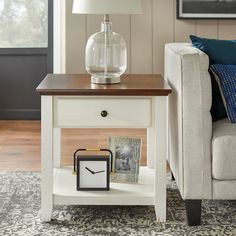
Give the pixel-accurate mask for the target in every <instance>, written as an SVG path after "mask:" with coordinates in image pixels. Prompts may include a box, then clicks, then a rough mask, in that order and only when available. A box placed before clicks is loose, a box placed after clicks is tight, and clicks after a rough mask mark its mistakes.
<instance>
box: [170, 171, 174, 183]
mask: <svg viewBox="0 0 236 236" xmlns="http://www.w3.org/2000/svg"><path fill="white" fill-rule="evenodd" d="M171 181H175V177H174V175H173V172H172V171H171Z"/></svg>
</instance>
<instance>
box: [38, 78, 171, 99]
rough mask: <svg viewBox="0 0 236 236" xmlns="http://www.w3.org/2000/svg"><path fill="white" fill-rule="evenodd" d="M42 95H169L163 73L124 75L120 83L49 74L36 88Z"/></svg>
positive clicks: (169, 90) (169, 91)
mask: <svg viewBox="0 0 236 236" xmlns="http://www.w3.org/2000/svg"><path fill="white" fill-rule="evenodd" d="M36 92H37V93H39V94H40V95H79V96H84V95H90V96H93V95H95V96H167V95H168V94H170V93H171V88H170V87H169V85H168V84H167V83H166V82H165V81H164V79H163V78H162V76H161V75H123V76H122V77H121V83H120V84H112V85H102V84H92V83H91V81H90V75H79V74H77V75H71V74H48V75H47V76H46V77H45V79H44V80H43V81H42V82H41V83H40V84H39V86H38V87H37V88H36Z"/></svg>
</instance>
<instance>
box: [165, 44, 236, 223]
mask: <svg viewBox="0 0 236 236" xmlns="http://www.w3.org/2000/svg"><path fill="white" fill-rule="evenodd" d="M208 66H209V59H208V56H207V55H206V54H205V53H203V52H202V51H200V50H198V49H196V48H193V47H192V46H191V45H190V44H182V43H171V44H167V45H166V47H165V79H166V80H167V81H168V82H169V84H170V85H171V86H172V89H173V92H172V94H171V95H170V98H169V112H170V115H169V116H170V119H169V125H170V129H169V136H170V149H169V164H170V168H171V171H172V173H173V175H174V178H175V180H176V182H177V185H178V188H179V190H180V194H181V196H182V198H183V199H184V200H185V203H186V212H187V220H188V223H189V225H198V224H200V222H201V200H202V199H236V125H235V124H231V123H230V122H229V121H228V119H227V118H226V119H223V120H220V121H217V122H212V118H211V113H210V109H211V102H212V95H211V80H210V75H209V73H208Z"/></svg>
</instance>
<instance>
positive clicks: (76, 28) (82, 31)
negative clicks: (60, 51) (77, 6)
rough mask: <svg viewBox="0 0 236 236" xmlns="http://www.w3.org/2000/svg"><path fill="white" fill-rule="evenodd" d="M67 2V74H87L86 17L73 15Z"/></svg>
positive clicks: (67, 1) (70, 4) (67, 0)
mask: <svg viewBox="0 0 236 236" xmlns="http://www.w3.org/2000/svg"><path fill="white" fill-rule="evenodd" d="M72 3H73V0H66V50H65V51H66V73H85V59H84V58H85V45H86V17H85V16H83V15H78V14H72V13H71V12H72Z"/></svg>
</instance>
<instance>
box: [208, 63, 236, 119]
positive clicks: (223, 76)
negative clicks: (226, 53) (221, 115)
mask: <svg viewBox="0 0 236 236" xmlns="http://www.w3.org/2000/svg"><path fill="white" fill-rule="evenodd" d="M210 70H211V71H212V72H213V73H214V75H215V78H216V80H217V82H218V85H219V87H220V92H221V95H222V98H223V101H224V105H225V108H226V110H227V114H228V118H229V120H230V121H231V122H232V123H236V65H222V64H215V65H211V66H210Z"/></svg>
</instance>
